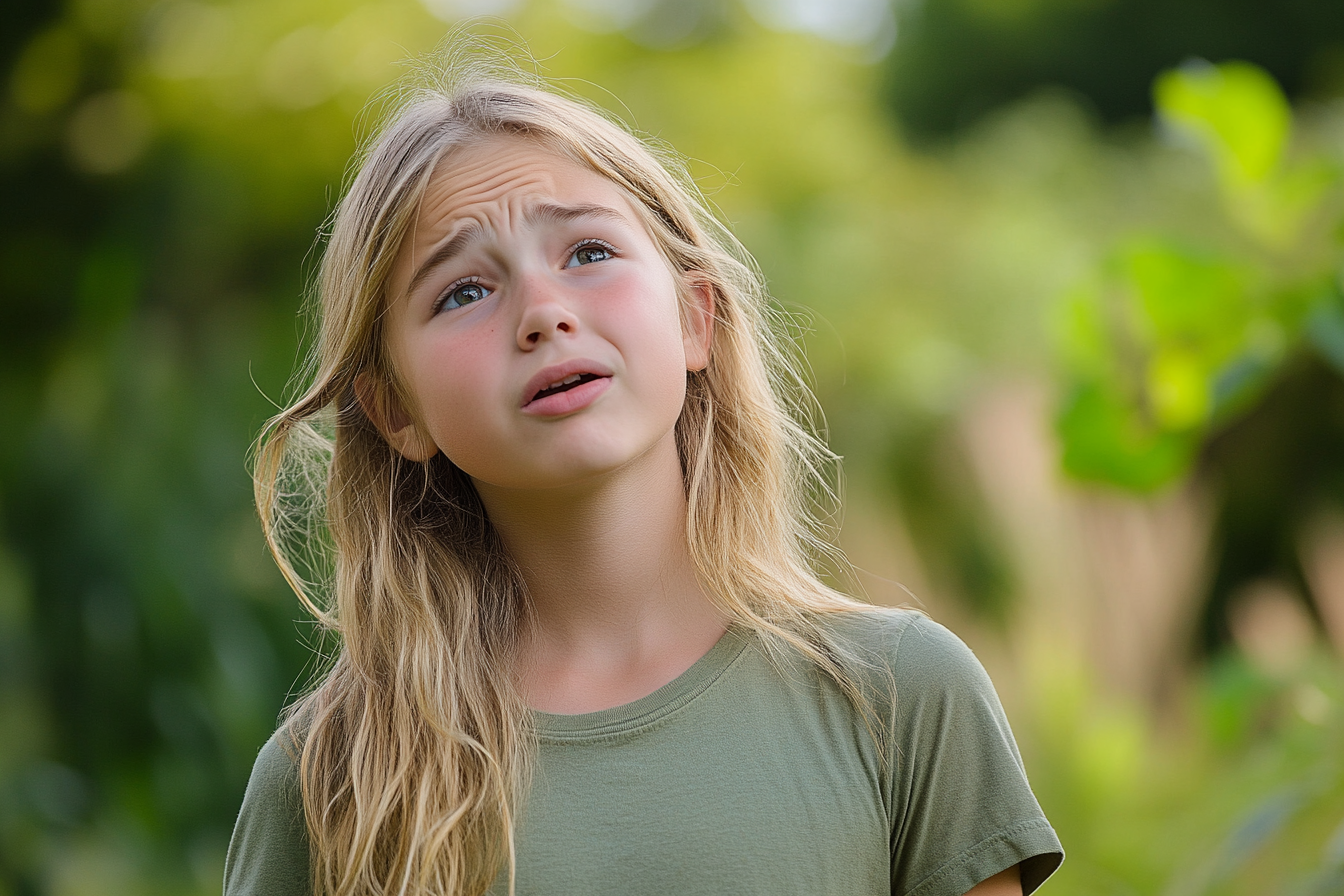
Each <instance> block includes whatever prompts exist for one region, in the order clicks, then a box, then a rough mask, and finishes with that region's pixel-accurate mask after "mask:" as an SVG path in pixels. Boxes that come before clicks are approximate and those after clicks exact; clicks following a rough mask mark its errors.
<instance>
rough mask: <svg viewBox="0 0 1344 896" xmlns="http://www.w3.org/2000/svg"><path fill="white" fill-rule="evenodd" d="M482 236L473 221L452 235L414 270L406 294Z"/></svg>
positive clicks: (483, 234)
mask: <svg viewBox="0 0 1344 896" xmlns="http://www.w3.org/2000/svg"><path fill="white" fill-rule="evenodd" d="M483 236H485V231H484V230H483V229H482V228H481V225H479V224H477V223H475V222H474V221H473V222H471V223H468V224H467V225H466V226H464V227H463V228H462V229H461V230H459V231H458V232H457V233H455V234H453V238H452V239H450V240H449V241H448V242H446V243H444V244H443V245H441V246H439V248H437V249H435V250H434V254H432V255H430V256H429V258H426V259H425V263H424V264H422V265H420V267H419V268H418V269H417V270H416V272H415V276H414V277H412V278H411V285H410V286H408V287H406V294H407V295H410V294H411V293H414V292H415V291H416V290H417V289H418V288H419V287H420V285H421V284H422V283H424V282H425V280H426V279H427V278H428V277H429V275H430V274H431V273H433V271H434V269H435V268H437V267H438V266H439V265H441V264H443V263H445V262H447V261H451V260H452V259H453V258H454V257H455V256H457V255H461V254H462V252H463V251H465V250H466V248H467V247H468V246H470V245H471V244H472V243H474V242H476V241H478V240H480V239H481V238H482V237H483Z"/></svg>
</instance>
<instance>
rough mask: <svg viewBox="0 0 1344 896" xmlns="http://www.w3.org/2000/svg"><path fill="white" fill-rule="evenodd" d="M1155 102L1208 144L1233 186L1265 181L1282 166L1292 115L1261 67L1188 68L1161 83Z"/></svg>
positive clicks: (1171, 119)
mask: <svg viewBox="0 0 1344 896" xmlns="http://www.w3.org/2000/svg"><path fill="white" fill-rule="evenodd" d="M1154 99H1155V102H1156V104H1157V109H1158V112H1159V114H1160V115H1161V116H1162V117H1163V118H1164V119H1165V120H1166V121H1167V122H1168V123H1170V124H1171V125H1172V126H1173V127H1176V128H1177V129H1179V130H1182V131H1185V132H1187V133H1190V134H1192V135H1193V136H1195V137H1196V138H1197V139H1198V140H1199V141H1200V142H1201V143H1203V145H1204V147H1205V149H1206V150H1207V151H1208V152H1209V153H1210V154H1211V155H1212V156H1213V159H1214V162H1215V163H1216V164H1217V166H1218V172H1219V175H1220V177H1221V178H1222V179H1223V181H1224V183H1226V184H1228V185H1230V186H1233V187H1237V186H1242V185H1248V184H1257V183H1263V182H1265V181H1266V180H1268V179H1269V178H1270V177H1271V176H1272V175H1273V174H1274V173H1275V172H1276V171H1277V169H1278V167H1279V165H1280V163H1281V162H1282V159H1283V152H1284V148H1285V147H1286V146H1287V143H1288V135H1289V131H1290V129H1291V125H1292V111H1291V109H1290V108H1289V106H1288V101H1287V100H1286V99H1285V98H1284V95H1283V91H1282V90H1280V89H1279V86H1278V85H1277V84H1276V83H1275V82H1274V79H1273V78H1271V77H1270V76H1269V75H1268V74H1267V73H1266V72H1265V71H1264V70H1263V69H1261V68H1259V67H1257V66H1254V65H1250V64H1249V63H1245V62H1226V63H1223V64H1221V65H1216V66H1214V65H1208V64H1204V63H1201V64H1191V65H1185V66H1182V67H1181V68H1178V69H1173V70H1171V71H1168V72H1165V73H1163V74H1162V75H1161V76H1160V77H1159V78H1158V79H1157V83H1156V85H1155V87H1154Z"/></svg>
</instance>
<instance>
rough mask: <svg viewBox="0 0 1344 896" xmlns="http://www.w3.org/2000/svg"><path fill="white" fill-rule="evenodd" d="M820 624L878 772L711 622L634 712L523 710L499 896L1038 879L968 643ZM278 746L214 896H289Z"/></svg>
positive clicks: (811, 706) (1031, 832)
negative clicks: (528, 732) (703, 649)
mask: <svg viewBox="0 0 1344 896" xmlns="http://www.w3.org/2000/svg"><path fill="white" fill-rule="evenodd" d="M828 626H829V629H830V631H831V633H832V635H833V637H834V639H835V640H836V642H837V644H838V645H839V646H840V648H841V650H842V652H844V653H847V654H851V655H853V656H855V657H858V658H860V659H866V660H868V665H869V667H870V668H869V669H868V670H867V671H864V672H862V673H860V676H859V677H860V678H861V680H862V683H863V684H864V686H865V688H866V690H867V692H868V693H869V694H870V704H871V708H872V711H873V718H870V719H869V720H868V721H869V722H873V721H875V722H876V724H877V726H878V727H879V728H880V729H885V730H879V732H878V735H879V737H885V738H888V739H889V740H888V749H887V751H886V752H887V757H888V760H889V761H883V751H882V749H881V748H880V747H879V745H878V742H877V740H875V738H874V736H873V731H872V726H871V725H870V724H868V723H867V722H865V719H864V717H863V714H862V713H860V712H858V711H856V710H855V709H854V707H853V705H852V703H851V701H850V700H848V699H847V698H846V697H845V696H844V695H843V694H842V693H841V691H840V690H839V688H838V687H836V686H835V685H834V683H833V682H831V681H830V680H829V679H827V678H825V677H824V676H823V675H822V674H820V673H819V671H818V670H817V669H816V668H815V666H814V665H813V664H812V663H810V662H809V661H807V660H805V659H804V658H803V657H801V656H800V655H793V656H787V655H786V656H784V657H783V658H782V659H781V658H779V657H776V658H775V661H774V662H772V661H771V658H770V657H768V656H767V655H766V652H765V647H764V645H763V643H762V642H761V640H760V638H759V636H757V635H755V634H753V633H750V632H747V631H743V630H739V629H731V630H729V632H728V633H727V634H725V635H724V636H723V638H722V639H721V640H720V641H719V642H718V644H716V645H715V646H714V647H713V648H712V649H711V650H710V651H709V653H707V654H706V655H705V656H704V657H702V658H701V659H700V660H699V661H698V662H696V663H695V664H694V665H693V666H692V667H691V668H690V669H688V670H687V671H686V672H685V673H684V674H682V675H681V676H680V677H678V678H677V679H676V680H674V681H672V682H670V683H669V684H667V685H666V686H664V687H662V688H660V689H658V690H657V691H655V692H654V693H652V694H650V695H649V696H647V697H644V698H643V699H640V700H636V701H635V702H634V703H630V704H627V705H625V706H618V707H615V708H613V709H607V710H602V711H600V712H593V713H584V714H581V715H571V716H561V715H550V714H547V713H537V715H536V724H537V729H538V735H539V736H538V740H539V752H538V762H537V771H536V776H535V778H534V781H533V785H532V790H531V792H530V793H529V795H528V798H527V801H526V804H525V806H524V807H523V812H522V817H521V819H520V821H519V823H518V831H517V893H518V896H533V894H584V896H608V894H609V896H639V894H646V893H647V894H656V896H670V894H743V896H745V894H761V896H765V894H769V896H784V894H799V896H803V894H806V896H819V894H846V896H852V894H878V893H892V894H909V896H960V894H963V893H965V892H966V891H967V890H970V889H971V888H972V887H973V886H975V885H976V884H977V883H979V882H980V881H982V880H984V879H985V878H988V877H990V876H992V875H994V874H996V873H998V872H999V871H1002V870H1003V869H1005V868H1008V867H1010V866H1012V865H1014V864H1017V863H1021V871H1022V883H1023V889H1024V891H1025V892H1026V893H1030V892H1031V891H1032V890H1034V889H1036V887H1038V886H1040V884H1041V882H1042V881H1043V880H1045V878H1046V877H1048V876H1049V875H1050V874H1051V873H1052V872H1053V871H1054V870H1055V868H1056V867H1058V865H1059V863H1060V861H1061V860H1062V859H1063V852H1062V850H1061V848H1060V845H1059V840H1058V839H1057V838H1056V836H1055V833H1054V831H1053V830H1052V829H1051V827H1050V824H1049V822H1047V821H1046V819H1045V816H1044V815H1043V814H1042V812H1041V809H1040V807H1039V806H1038V805H1037V803H1036V799H1035V797H1034V796H1033V795H1032V793H1031V789H1030V787H1029V786H1028V784H1027V778H1026V774H1025V773H1024V771H1023V768H1022V761H1021V759H1020V758H1019V756H1018V752H1017V747H1016V744H1015V743H1014V741H1013V736H1012V732H1011V731H1010V730H1009V728H1008V722H1007V720H1006V719H1005V718H1004V715H1003V711H1002V709H1001V708H1000V706H999V701H998V698H997V697H996V695H995V693H994V688H993V686H992V685H991V684H990V681H989V678H988V676H986V675H985V672H984V669H983V668H982V667H981V666H980V663H979V662H978V661H977V660H976V659H975V656H974V655H973V654H972V653H971V651H970V650H969V649H968V648H967V647H966V646H965V645H964V644H962V642H961V641H959V640H958V639H957V638H956V636H955V635H953V634H951V633H950V632H949V631H947V630H946V629H945V628H943V627H941V626H939V625H937V624H936V623H934V622H931V621H929V620H928V619H927V618H925V617H924V616H922V615H919V614H917V613H914V612H910V611H880V610H873V611H871V612H860V613H853V614H844V615H842V616H839V617H837V618H836V619H835V620H834V621H833V622H831V623H828ZM887 669H889V670H890V674H889V675H888V674H887V672H886V670H887ZM287 742H288V738H287V737H286V738H284V739H283V740H282V739H281V738H280V737H279V736H278V735H277V737H273V738H271V740H270V741H269V742H268V743H267V744H266V746H265V747H263V748H262V751H261V754H260V756H259V757H258V758H257V763H256V766H255V768H254V769H253V772H252V780H251V781H250V782H249V784H248V788H247V794H246V796H245V797H244V800H243V807H242V811H241V812H240V814H239V817H238V824H237V827H236V828H235V830H234V834H233V840H232V842H231V843H230V845H229V854H228V860H227V862H226V865H225V882H224V892H225V894H226V896H300V894H303V896H307V894H310V893H311V889H310V886H311V885H310V881H309V876H308V841H307V835H306V832H305V828H304V822H303V812H302V804H301V801H300V798H299V793H298V786H297V780H296V773H295V765H294V760H293V758H292V756H291V753H292V747H290V748H288V749H287V748H286V747H285V746H284V744H285V743H287ZM506 881H507V878H506V876H505V875H504V874H501V877H500V879H499V880H498V881H497V882H496V884H495V886H494V888H492V891H491V892H492V893H506V892H507V889H508V888H507V882H506Z"/></svg>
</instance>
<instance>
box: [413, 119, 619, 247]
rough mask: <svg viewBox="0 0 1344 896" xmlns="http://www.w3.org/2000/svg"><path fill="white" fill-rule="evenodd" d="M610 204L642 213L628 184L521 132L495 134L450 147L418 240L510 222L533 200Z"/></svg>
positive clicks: (434, 179)
mask: <svg viewBox="0 0 1344 896" xmlns="http://www.w3.org/2000/svg"><path fill="white" fill-rule="evenodd" d="M547 201H558V202H561V203H565V204H579V203H594V204H601V205H607V206H610V207H612V208H615V209H617V210H619V211H622V212H626V213H629V214H631V215H632V216H633V217H636V218H637V216H636V214H635V210H634V207H633V205H632V203H631V202H630V199H629V197H628V194H627V193H626V192H625V190H624V189H622V188H621V187H619V186H617V185H616V184H615V183H613V182H612V181H611V180H609V179H608V178H606V177H604V176H602V175H601V174H598V173H597V172H595V171H593V170H592V169H590V168H587V167H585V166H583V165H580V164H579V163H577V162H575V161H574V160H573V159H570V158H568V157H566V156H564V155H563V154H561V153H559V152H556V151H554V150H551V149H549V148H547V147H545V146H541V145H539V144H537V143H536V142H533V141H530V140H526V139H524V138H521V137H509V136H500V137H490V138H486V139H484V140H478V141H474V142H472V143H470V144H468V145H466V146H461V147H457V148H455V149H453V150H450V151H449V152H448V153H447V154H446V155H445V156H444V157H443V158H442V159H441V160H440V161H439V163H438V165H437V166H435V169H434V173H433V175H432V176H431V177H430V181H429V184H428V186H427V187H426V189H425V194H424V197H423V198H422V199H421V203H420V213H419V215H418V226H417V228H416V229H417V238H416V240H415V243H416V245H424V243H425V241H426V240H429V241H430V242H437V241H438V240H439V239H442V238H443V237H444V236H445V235H446V234H447V233H449V232H451V231H453V230H454V229H456V228H457V227H458V226H459V225H460V224H462V223H465V222H466V221H475V222H476V223H479V224H483V225H486V226H490V227H501V226H508V225H509V224H510V223H511V222H512V221H513V220H514V218H515V216H517V215H519V214H520V213H522V212H523V211H525V210H526V209H527V208H528V207H529V205H531V204H535V203H540V202H547Z"/></svg>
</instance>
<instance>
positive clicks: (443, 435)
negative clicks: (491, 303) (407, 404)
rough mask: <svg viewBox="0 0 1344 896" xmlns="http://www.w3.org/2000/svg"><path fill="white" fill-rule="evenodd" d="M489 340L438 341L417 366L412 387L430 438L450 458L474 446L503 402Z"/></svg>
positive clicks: (422, 353) (420, 355)
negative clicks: (487, 418) (493, 409)
mask: <svg viewBox="0 0 1344 896" xmlns="http://www.w3.org/2000/svg"><path fill="white" fill-rule="evenodd" d="M486 343H487V340H485V339H483V338H460V339H454V340H451V341H449V340H437V341H435V342H433V343H430V344H426V345H425V346H423V349H424V350H423V351H420V352H419V353H418V355H417V357H416V359H415V361H414V362H413V366H412V368H411V379H412V389H413V390H414V393H415V400H416V403H417V405H418V407H419V411H420V416H421V419H423V420H424V422H425V427H426V428H427V429H428V430H429V436H430V438H432V439H433V440H434V443H435V444H436V445H438V447H439V449H440V450H441V451H443V453H444V454H446V455H447V456H448V457H449V459H452V460H455V459H456V458H455V455H457V454H459V453H461V452H463V451H467V452H470V451H472V450H473V449H474V443H475V441H476V440H477V439H478V438H479V435H480V433H481V429H482V425H481V424H482V423H483V422H485V416H486V415H487V413H488V412H489V409H490V408H491V407H492V405H494V404H497V403H498V401H499V395H500V391H501V383H500V382H499V381H498V377H497V376H495V374H496V371H495V370H494V369H493V368H492V366H491V364H490V360H491V358H492V357H494V356H495V355H497V354H498V353H497V352H489V351H487V350H486Z"/></svg>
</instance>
